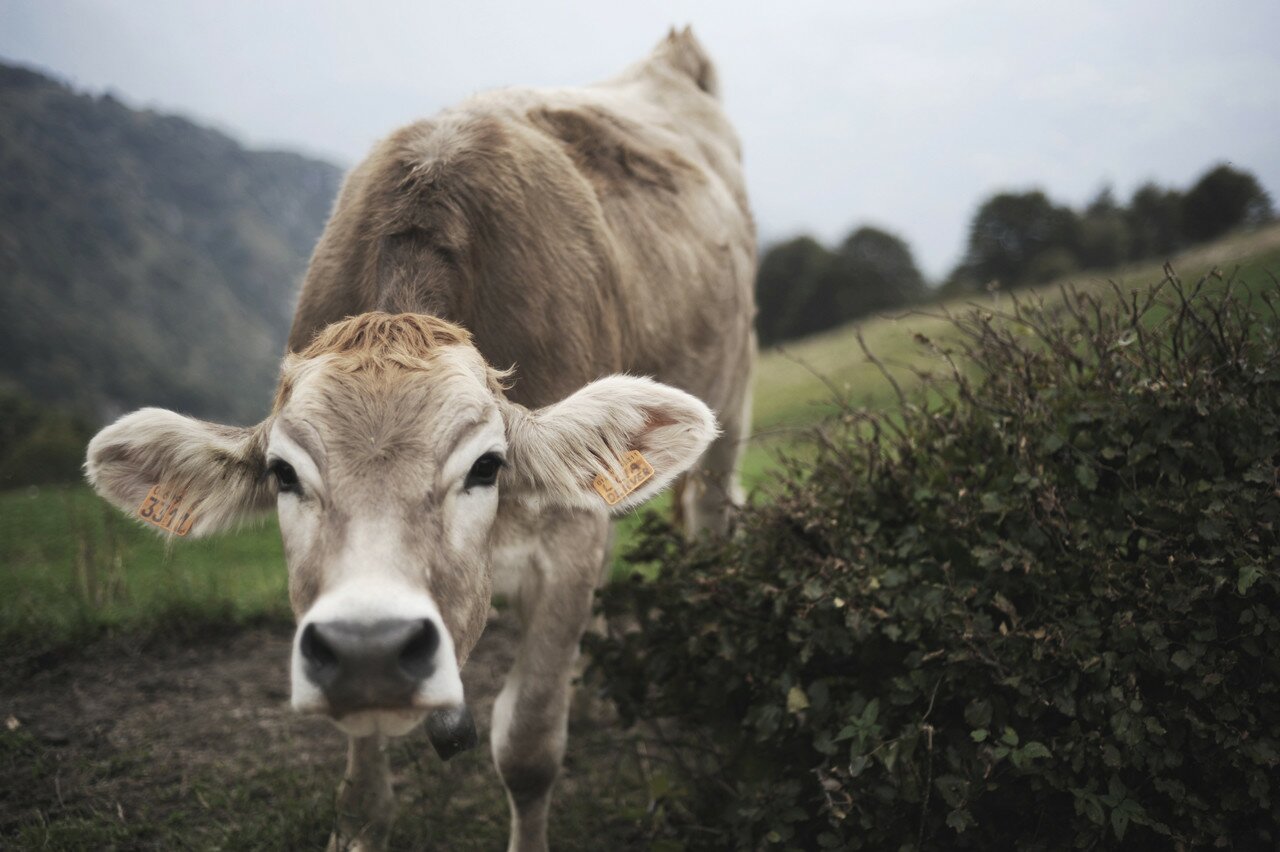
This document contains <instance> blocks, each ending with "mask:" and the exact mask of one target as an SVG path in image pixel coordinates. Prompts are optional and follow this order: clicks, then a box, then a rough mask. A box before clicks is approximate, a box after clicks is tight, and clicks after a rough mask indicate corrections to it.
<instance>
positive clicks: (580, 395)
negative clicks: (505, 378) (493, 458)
mask: <svg viewBox="0 0 1280 852" xmlns="http://www.w3.org/2000/svg"><path fill="white" fill-rule="evenodd" d="M505 416H506V420H507V454H508V456H509V468H510V470H509V473H508V474H506V476H505V480H504V486H505V487H506V488H508V489H515V490H516V492H517V496H518V497H519V498H520V499H522V500H524V501H525V502H527V503H530V504H532V505H535V506H536V505H547V504H551V505H562V506H573V507H576V508H586V509H603V510H607V511H612V512H623V511H626V510H627V509H631V508H634V507H635V506H637V505H639V504H640V503H643V502H644V501H645V500H648V499H649V498H650V497H652V496H654V495H655V494H657V493H658V492H659V491H661V490H662V489H663V488H665V487H667V486H668V485H669V484H671V481H672V480H673V479H675V477H676V476H678V475H679V474H681V473H683V472H684V471H686V470H688V469H689V468H690V467H691V466H692V465H693V464H694V462H696V461H697V460H698V458H699V457H700V456H701V455H702V453H703V451H704V450H706V448H707V445H708V444H710V443H711V441H712V439H714V438H715V437H716V435H718V434H719V431H720V430H719V428H718V427H717V425H716V419H715V416H714V415H713V414H712V413H711V409H709V408H707V406H706V405H705V404H704V403H703V402H702V401H701V400H699V399H697V398H696V397H693V396H690V395H689V394H687V393H685V392H684V391H681V390H677V389H675V388H673V387H670V386H669V385H664V384H659V383H658V382H655V381H652V380H651V379H642V378H636V377H634V376H608V377H606V378H603V379H600V380H598V381H595V382H592V383H591V384H589V385H587V386H586V387H584V388H582V389H581V390H579V391H577V392H576V393H574V394H573V395H572V396H569V397H567V398H566V399H564V400H562V401H560V402H558V403H556V404H555V405H549V406H547V407H546V408H540V409H537V410H536V411H530V410H528V409H525V408H522V407H520V406H516V405H508V406H506V409H505Z"/></svg>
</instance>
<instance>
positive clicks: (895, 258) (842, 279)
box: [825, 227, 925, 326]
mask: <svg viewBox="0 0 1280 852" xmlns="http://www.w3.org/2000/svg"><path fill="white" fill-rule="evenodd" d="M828 276H829V278H830V286H829V289H830V291H831V295H832V300H831V301H832V304H831V305H829V306H827V310H826V312H825V313H826V316H827V317H828V321H829V323H830V325H833V326H834V325H838V324H840V323H844V322H848V321H849V320H852V319H856V318H857V317H860V316H865V315H866V314H870V313H874V312H876V311H883V310H887V309H890V308H896V307H901V306H902V305H907V304H911V303H912V302H918V301H920V300H921V299H923V298H924V295H925V283H924V276H922V275H921V274H920V269H919V268H918V267H917V266H916V261H915V258H914V257H912V255H911V247H910V246H908V245H907V243H906V242H905V241H904V240H902V239H901V238H900V237H897V236H895V235H894V234H890V233H888V232H887V231H882V230H880V229H879V228H872V227H862V228H858V229H857V230H856V231H854V232H853V233H851V234H850V235H849V236H848V237H847V238H846V239H845V241H844V242H843V243H841V245H840V247H839V248H838V249H837V250H836V252H835V257H834V258H833V261H832V264H831V268H830V271H829V272H828Z"/></svg>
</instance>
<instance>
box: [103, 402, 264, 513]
mask: <svg viewBox="0 0 1280 852" xmlns="http://www.w3.org/2000/svg"><path fill="white" fill-rule="evenodd" d="M269 424H270V421H269V420H268V421H267V422H266V423H262V424H259V425H257V426H251V427H239V426H222V425H219V424H217V423H206V422H205V421H203V420H196V419H194V418H191V417H184V416H182V415H181V414H175V413H174V412H172V411H165V410H164V409H160V408H143V409H141V410H139V411H135V412H133V413H132V414H126V415H125V416H124V417H121V418H120V419H119V420H117V421H116V422H115V423H112V424H111V425H110V426H108V427H107V428H105V429H103V430H102V431H101V432H99V433H98V434H97V435H95V436H94V439H93V440H92V441H90V442H89V450H88V454H87V458H86V459H85V465H84V467H85V474H86V475H87V476H88V478H89V481H90V482H91V483H92V484H93V487H94V489H95V490H96V491H97V492H98V493H99V494H101V495H102V496H103V497H105V498H106V499H107V500H108V501H110V502H111V503H113V504H114V505H115V506H117V507H118V508H119V509H121V510H122V511H124V512H126V513H128V514H129V515H132V516H133V517H134V518H136V519H138V520H140V521H142V522H144V523H147V524H149V525H150V526H151V527H152V528H153V529H155V530H156V531H157V532H160V533H162V534H163V533H170V534H177V535H187V534H188V533H190V534H191V536H192V537H193V538H198V537H200V536H203V535H209V534H211V533H216V532H219V531H221V530H223V529H226V528H227V527H230V526H233V525H234V524H236V523H237V522H238V521H240V520H242V519H244V518H245V517H247V516H249V515H251V514H253V513H255V512H259V511H262V510H264V509H267V508H270V507H271V506H272V505H274V502H275V492H274V490H273V489H272V487H271V484H270V482H268V480H267V478H266V477H265V476H264V475H263V468H264V466H265V460H264V454H265V452H266V449H265V448H266V433H267V427H268V426H269Z"/></svg>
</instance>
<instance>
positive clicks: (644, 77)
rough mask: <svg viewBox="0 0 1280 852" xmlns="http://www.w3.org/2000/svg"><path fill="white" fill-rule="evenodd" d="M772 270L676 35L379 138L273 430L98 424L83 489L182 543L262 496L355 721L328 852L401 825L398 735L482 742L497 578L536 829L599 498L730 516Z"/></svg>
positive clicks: (495, 746) (156, 413) (517, 743)
mask: <svg viewBox="0 0 1280 852" xmlns="http://www.w3.org/2000/svg"><path fill="white" fill-rule="evenodd" d="M755 259H756V244H755V230H754V223H753V221H752V217H751V214H750V211H749V208H748V204H747V198H746V192H745V189H744V182H743V177H742V171H741V153H740V148H739V142H738V139H737V137H736V135H735V133H734V131H733V129H732V128H731V126H730V124H729V122H728V121H727V119H726V118H725V115H724V113H723V111H722V109H721V105H720V100H719V89H718V83H717V77H716V71H715V68H714V66H713V64H712V62H711V60H710V59H709V58H708V56H707V54H706V52H705V51H704V49H703V48H702V46H701V44H700V43H699V42H698V40H697V39H696V38H695V37H694V35H693V34H692V32H691V31H690V30H689V29H687V28H686V29H685V30H684V31H681V32H677V31H676V30H674V29H673V30H672V31H671V33H670V34H669V35H668V36H667V37H666V38H665V39H663V40H661V41H660V43H659V44H658V45H657V46H656V47H655V48H654V49H653V51H652V52H651V53H650V55H648V56H647V57H646V58H645V59H643V60H642V61H640V62H638V63H636V64H634V65H632V66H630V67H629V68H627V69H626V70H624V71H623V72H622V73H620V74H619V75H618V76H616V77H614V78H612V79H609V80H607V81H605V82H602V83H597V84H594V85H589V86H584V87H580V88H562V89H504V90H498V91H493V92H489V93H483V94H480V95H477V96H474V97H472V98H470V99H468V100H466V101H464V102H462V103H461V104H460V105H458V106H456V107H453V108H449V109H446V110H444V111H443V112H440V113H439V114H437V115H435V116H434V117H432V118H430V119H427V120H424V121H419V122H417V123H414V124H410V125H408V126H406V127H404V128H402V129H400V130H398V131H396V132H394V133H392V134H391V135H390V136H389V137H387V138H386V139H384V140H383V141H381V142H380V143H378V144H377V145H376V146H375V147H374V149H373V151H372V152H371V153H370V154H369V155H368V157H367V158H366V159H365V160H364V161H363V162H361V163H360V164H359V165H358V166H356V167H355V168H354V170H352V171H351V173H350V174H349V175H348V176H347V178H346V180H345V182H344V184H343V187H342V189H341V191H340V193H339V196H338V198H337V200H336V202H335V206H334V209H333V211H332V214H331V217H330V219H329V222H328V224H327V225H326V227H325V230H324V232H323V234H322V236H321V238H320V240H319V242H318V244H317V246H316V248H315V251H314V254H313V256H312V259H311V262H310V265H309V267H308V270H307V273H306V276H305V279H304V281H303V285H302V290H301V295H300V297H299V302H298V306H297V310H296V313H295V317H294V321H293V326H292V329H291V331H290V335H289V340H288V352H287V354H286V355H285V357H284V360H283V363H282V366H281V371H280V379H279V384H278V389H277V391H276V394H275V398H274V401H273V403H272V407H271V412H270V414H269V416H267V418H266V419H265V420H264V421H263V422H261V423H259V424H257V425H255V426H249V427H233V426H224V425H218V424H213V423H208V422H203V421H200V420H197V419H194V418H191V417H187V416H182V415H179V414H176V413H173V412H170V411H166V410H161V409H155V408H145V409H141V410H139V411H136V412H133V413H131V414H128V415H125V416H124V417H122V418H121V419H119V420H118V421H116V422H115V423H113V424H112V425H110V426H108V427H106V428H105V429H103V430H102V431H101V432H100V433H99V434H98V435H97V436H96V437H95V438H94V439H93V441H92V442H91V443H90V445H89V448H88V458H87V461H86V471H87V476H88V478H89V480H90V481H91V483H92V484H93V486H94V487H95V488H96V489H97V491H98V492H99V493H100V494H101V495H102V496H103V497H105V498H106V499H107V500H108V501H110V502H111V503H113V504H114V505H116V506H117V507H119V508H121V509H123V510H125V511H127V512H130V513H133V514H136V515H137V516H139V517H140V519H141V520H143V521H145V522H147V523H149V524H151V525H152V526H154V527H155V528H157V529H158V530H160V531H161V532H162V533H163V534H165V535H169V536H183V535H190V536H192V537H198V536H204V535H209V534H212V533H215V532H217V531H219V530H223V529H226V528H227V527H229V526H232V525H234V524H236V523H237V522H239V521H241V520H243V519H245V518H247V517H251V516H253V515H255V514H259V513H263V512H265V511H268V510H270V509H271V508H274V509H275V510H276V512H277V515H278V518H279V523H280V531H281V536H282V538H283V542H284V553H285V559H286V562H287V566H288V574H289V598H290V603H291V606H292V608H293V611H294V613H295V615H296V618H297V630H296V634H295V637H294V641H293V646H292V659H291V662H290V666H291V675H290V676H291V687H292V691H291V703H292V705H293V707H294V708H295V709H296V710H298V711H300V712H303V713H314V714H321V715H324V716H327V717H329V718H331V719H332V720H333V721H334V722H335V723H336V725H337V726H338V728H340V729H341V730H342V731H344V732H345V733H346V734H347V735H348V736H349V737H350V746H349V753H348V764H347V769H346V774H345V777H344V780H343V783H342V784H341V785H340V788H339V793H338V814H339V815H338V818H337V824H336V827H335V829H334V834H333V836H332V838H331V843H330V848H334V849H379V848H382V847H384V846H385V843H386V839H387V836H388V834H389V831H390V827H391V823H392V818H393V816H394V810H395V804H394V798H393V795H392V791H391V783H390V770H389V766H388V757H387V751H386V738H388V737H396V736H400V735H404V734H405V733H407V732H409V731H410V730H412V729H414V728H415V727H416V726H417V725H419V724H420V723H424V722H425V725H426V730H427V733H428V736H429V738H430V740H431V742H432V744H433V745H434V746H435V748H436V751H437V752H438V753H439V754H440V756H441V757H443V758H445V759H448V758H449V757H450V756H451V755H452V754H454V753H455V752H457V751H459V750H461V749H465V748H467V747H470V746H471V745H473V744H474V743H475V740H476V732H475V728H474V724H473V723H472V721H471V716H470V713H469V711H468V709H467V706H466V702H465V696H464V694H463V687H462V681H461V679H460V672H461V670H462V667H463V666H464V664H465V663H466V660H467V656H468V654H469V653H470V652H471V650H472V648H473V647H474V646H475V644H476V641H477V639H478V638H479V636H480V634H481V632H482V630H483V629H484V626H485V624H486V622H487V619H488V615H489V612H490V607H491V600H492V599H493V597H494V596H495V595H501V596H502V597H503V599H505V600H507V601H509V602H510V606H509V609H510V610H511V611H513V612H514V613H515V616H516V617H517V619H518V623H519V628H520V632H519V635H520V639H519V645H518V649H517V652H516V655H515V662H514V663H513V665H512V668H511V670H510V672H509V674H508V675H507V677H506V680H505V682H504V686H503V687H502V689H501V692H500V694H499V695H498V697H497V699H496V702H495V705H494V709H493V714H492V725H491V731H490V746H491V751H492V756H493V760H494V762H495V764H496V766H497V770H498V774H499V776H500V777H501V779H502V782H503V784H504V785H505V787H506V791H507V796H508V801H509V804H510V810H511V834H510V848H511V849H515V850H536V849H544V848H546V832H547V810H548V804H549V801H550V795H551V789H552V786H553V783H554V781H555V779H556V777H557V774H558V772H559V770H560V765H561V761H562V758H563V755H564V751H565V740H566V735H567V719H568V710H569V701H570V686H571V682H572V679H573V671H574V666H575V660H576V657H577V654H578V647H579V643H580V640H581V637H582V635H583V633H584V630H585V629H586V627H587V625H588V623H589V621H590V620H591V618H592V602H593V596H594V593H595V589H596V588H597V585H598V583H599V582H600V581H601V578H602V575H603V572H604V567H605V566H606V565H607V564H608V557H609V553H608V551H609V545H610V517H611V516H612V515H616V514H618V513H620V512H626V511H627V510H629V509H631V508H633V507H635V506H637V505H639V504H640V503H642V502H644V501H646V500H648V499H649V498H651V497H653V496H654V495H655V494H657V493H658V492H660V491H661V490H663V489H664V488H666V487H668V486H669V485H676V489H675V494H676V503H677V514H678V515H679V517H680V518H681V519H682V523H683V524H684V525H685V529H686V530H687V531H688V532H689V533H690V534H696V533H697V532H700V531H704V530H711V531H724V530H725V529H726V527H727V526H728V525H729V524H730V522H731V514H732V512H733V508H734V506H735V505H736V504H737V502H738V501H739V500H740V499H741V498H740V493H739V488H738V482H737V467H738V463H739V458H740V454H741V451H742V448H743V443H744V440H745V433H746V430H747V428H748V421H749V417H750V383H751V374H752V365H753V362H754V358H755V350H756V343H755V334H754V331H753V319H754V317H753V314H754V307H753V297H752V291H753V282H754V275H755V262H756V260H755ZM230 344H231V345H234V340H232V341H230ZM677 480H678V482H677Z"/></svg>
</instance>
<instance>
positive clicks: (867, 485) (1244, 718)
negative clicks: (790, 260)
mask: <svg viewBox="0 0 1280 852" xmlns="http://www.w3.org/2000/svg"><path fill="white" fill-rule="evenodd" d="M1202 283H1204V282H1202ZM1208 283H1209V285H1211V286H1206V287H1204V288H1203V289H1202V288H1201V287H1197V288H1194V292H1192V293H1188V292H1186V290H1185V289H1184V288H1183V287H1182V286H1181V285H1180V284H1179V282H1178V281H1177V280H1176V279H1174V278H1172V277H1171V278H1170V279H1169V280H1167V281H1166V282H1165V283H1164V284H1163V285H1162V287H1160V288H1156V289H1154V290H1152V291H1150V292H1148V293H1145V294H1133V295H1131V296H1128V297H1122V296H1120V295H1119V294H1116V297H1115V298H1107V299H1099V298H1095V297H1092V296H1089V295H1079V294H1067V295H1066V298H1065V301H1064V302H1063V303H1062V304H1060V305H1059V306H1058V307H1055V308H1046V307H1043V306H1037V305H1029V304H1026V303H1023V304H1019V305H1016V306H1015V307H1014V308H1013V309H1012V313H1011V314H1009V315H1005V316H993V315H992V314H991V313H989V312H987V313H982V312H979V313H973V314H970V315H966V316H964V317H962V318H959V319H957V320H956V323H957V325H958V326H959V329H960V332H961V334H960V336H959V340H960V342H959V343H958V344H956V347H955V348H956V351H955V352H954V353H951V352H947V351H945V350H944V349H943V348H941V347H937V346H935V345H934V344H932V343H930V342H929V341H925V340H923V339H921V344H922V345H926V346H931V347H934V349H935V351H937V352H938V354H939V356H940V358H941V363H947V364H950V363H952V359H954V362H955V364H956V367H955V368H954V375H953V377H952V379H951V380H950V383H949V385H948V387H949V388H950V389H949V391H947V392H945V393H944V396H945V397H946V398H947V400H948V401H946V402H943V403H939V404H936V405H934V406H933V407H932V408H931V409H929V410H926V409H924V408H921V407H918V406H915V405H912V404H910V403H909V401H907V403H906V404H904V407H903V409H902V410H901V411H897V412H893V413H891V414H887V415H877V414H872V413H865V412H859V411H856V410H853V409H849V410H847V411H846V413H845V414H844V415H843V416H842V417H841V418H840V419H838V420H837V421H835V422H832V423H830V424H827V425H826V426H825V427H824V428H823V429H822V431H821V433H820V434H819V436H818V440H817V441H816V448H815V450H814V452H813V453H812V454H811V455H810V456H807V459H808V460H806V461H803V462H794V463H793V464H792V470H791V473H790V476H789V477H788V478H787V482H786V483H785V484H784V485H783V486H782V487H781V489H780V493H779V494H778V496H777V497H776V499H774V500H772V501H771V502H768V503H767V504H763V505H760V506H757V507H755V508H752V509H749V510H747V511H745V512H744V514H743V516H742V518H741V520H740V524H739V529H738V531H737V535H736V536H735V537H734V538H733V539H732V540H731V541H728V542H723V541H722V542H714V541H710V542H708V541H703V542H700V543H698V544H695V545H689V544H686V543H685V542H684V541H683V540H682V539H681V538H680V536H679V535H678V534H677V533H675V532H674V531H673V530H672V529H670V528H669V527H667V526H666V525H665V524H664V523H663V522H661V521H659V520H658V519H656V518H652V517H651V518H650V519H648V521H647V522H646V529H645V532H644V534H643V535H642V536H641V537H640V544H639V546H638V547H637V548H636V549H635V551H634V552H633V553H632V555H631V558H633V559H636V560H643V561H655V560H656V561H660V562H661V563H662V564H663V569H662V572H661V574H660V576H659V577H658V578H657V579H656V580H652V581H641V580H636V581H633V582H625V583H617V584H614V585H613V586H611V587H609V588H608V589H606V590H605V592H604V593H603V597H602V600H603V607H604V609H605V611H606V613H607V614H608V615H609V616H610V618H611V623H612V624H615V625H620V624H626V625H630V626H631V629H627V630H621V631H619V632H618V634H617V635H614V636H611V637H608V638H601V639H596V640H593V641H592V642H590V643H589V644H590V651H591V654H592V656H593V658H594V659H593V665H592V672H593V675H592V676H593V677H596V678H598V679H599V681H600V683H601V684H602V686H603V688H604V690H605V691H606V693H607V694H608V695H609V696H611V697H612V699H613V700H614V701H615V702H616V704H617V706H618V708H619V710H620V712H621V713H622V716H623V718H624V720H625V721H628V722H630V721H635V720H644V721H646V722H647V723H649V730H650V731H652V732H653V733H654V735H655V749H654V751H653V752H652V754H653V763H654V766H655V767H657V768H655V770H654V783H653V792H654V795H655V806H654V808H653V810H652V814H653V817H652V819H653V822H652V825H651V830H652V832H653V834H654V837H655V839H659V840H661V841H662V842H663V843H667V844H672V843H674V844H675V845H677V846H683V847H686V848H707V849H725V848H761V847H778V848H798V849H818V848H855V849H856V848H865V849H900V848H902V849H913V848H924V849H937V848H967V849H1058V848H1071V847H1076V848H1108V847H1115V846H1124V847H1126V848H1162V849H1172V848H1192V847H1201V846H1210V847H1211V846H1215V845H1216V846H1224V847H1228V848H1236V849H1254V848H1276V847H1277V844H1280V831H1278V830H1277V825H1280V789H1275V788H1276V787H1277V786H1280V784H1278V783H1277V782H1280V775H1278V774H1277V765H1278V764H1280V692H1278V690H1280V576H1278V574H1277V571H1278V568H1280V538H1278V528H1280V482H1278V476H1280V346H1278V340H1277V333H1278V332H1280V322H1278V321H1277V314H1276V300H1274V298H1273V294H1271V293H1264V294H1256V295H1250V294H1243V295H1242V294H1239V293H1232V288H1231V287H1229V286H1223V283H1222V282H1221V281H1220V280H1210V281H1209V282H1208Z"/></svg>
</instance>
